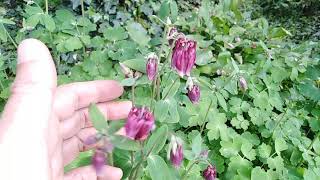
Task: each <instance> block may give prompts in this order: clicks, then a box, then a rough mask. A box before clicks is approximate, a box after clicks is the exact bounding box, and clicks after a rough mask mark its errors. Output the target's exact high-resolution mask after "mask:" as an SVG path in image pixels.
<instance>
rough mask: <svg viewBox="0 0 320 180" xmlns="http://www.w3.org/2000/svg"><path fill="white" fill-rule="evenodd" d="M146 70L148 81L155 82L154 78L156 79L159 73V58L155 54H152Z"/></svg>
mask: <svg viewBox="0 0 320 180" xmlns="http://www.w3.org/2000/svg"><path fill="white" fill-rule="evenodd" d="M146 69H147V75H148V79H149V80H150V81H153V80H154V78H155V77H156V75H157V71H158V56H157V55H155V54H154V53H151V54H150V55H149V56H148V61H147V68H146Z"/></svg>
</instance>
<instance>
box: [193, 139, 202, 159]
mask: <svg viewBox="0 0 320 180" xmlns="http://www.w3.org/2000/svg"><path fill="white" fill-rule="evenodd" d="M191 146H192V152H193V153H194V154H195V155H196V156H199V155H200V153H201V151H202V148H201V146H202V138H201V134H198V135H197V136H196V137H195V138H194V139H193V140H192V145H191Z"/></svg>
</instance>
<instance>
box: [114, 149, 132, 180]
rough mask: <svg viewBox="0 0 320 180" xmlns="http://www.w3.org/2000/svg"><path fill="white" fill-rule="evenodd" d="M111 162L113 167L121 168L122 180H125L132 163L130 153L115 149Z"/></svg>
mask: <svg viewBox="0 0 320 180" xmlns="http://www.w3.org/2000/svg"><path fill="white" fill-rule="evenodd" d="M113 161H114V166H115V167H118V168H121V170H122V172H123V176H122V178H123V179H126V178H127V177H128V176H129V174H130V172H131V169H132V166H133V165H132V161H131V157H130V153H128V151H126V150H121V149H115V150H114V151H113Z"/></svg>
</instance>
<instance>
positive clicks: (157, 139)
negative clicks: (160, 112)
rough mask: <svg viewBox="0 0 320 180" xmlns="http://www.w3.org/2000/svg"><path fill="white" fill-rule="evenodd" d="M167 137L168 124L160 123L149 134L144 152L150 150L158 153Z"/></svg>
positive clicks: (152, 152)
mask: <svg viewBox="0 0 320 180" xmlns="http://www.w3.org/2000/svg"><path fill="white" fill-rule="evenodd" d="M167 137H168V126H167V125H162V126H161V127H160V128H159V129H157V130H156V131H155V132H154V133H152V135H151V136H150V138H149V140H148V143H147V144H146V146H145V147H144V151H145V154H146V153H149V152H151V154H158V153H159V152H160V151H161V149H162V148H163V146H164V145H165V144H166V141H167Z"/></svg>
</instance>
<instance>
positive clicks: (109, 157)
mask: <svg viewBox="0 0 320 180" xmlns="http://www.w3.org/2000/svg"><path fill="white" fill-rule="evenodd" d="M108 163H109V165H110V166H113V154H112V152H111V153H108Z"/></svg>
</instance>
